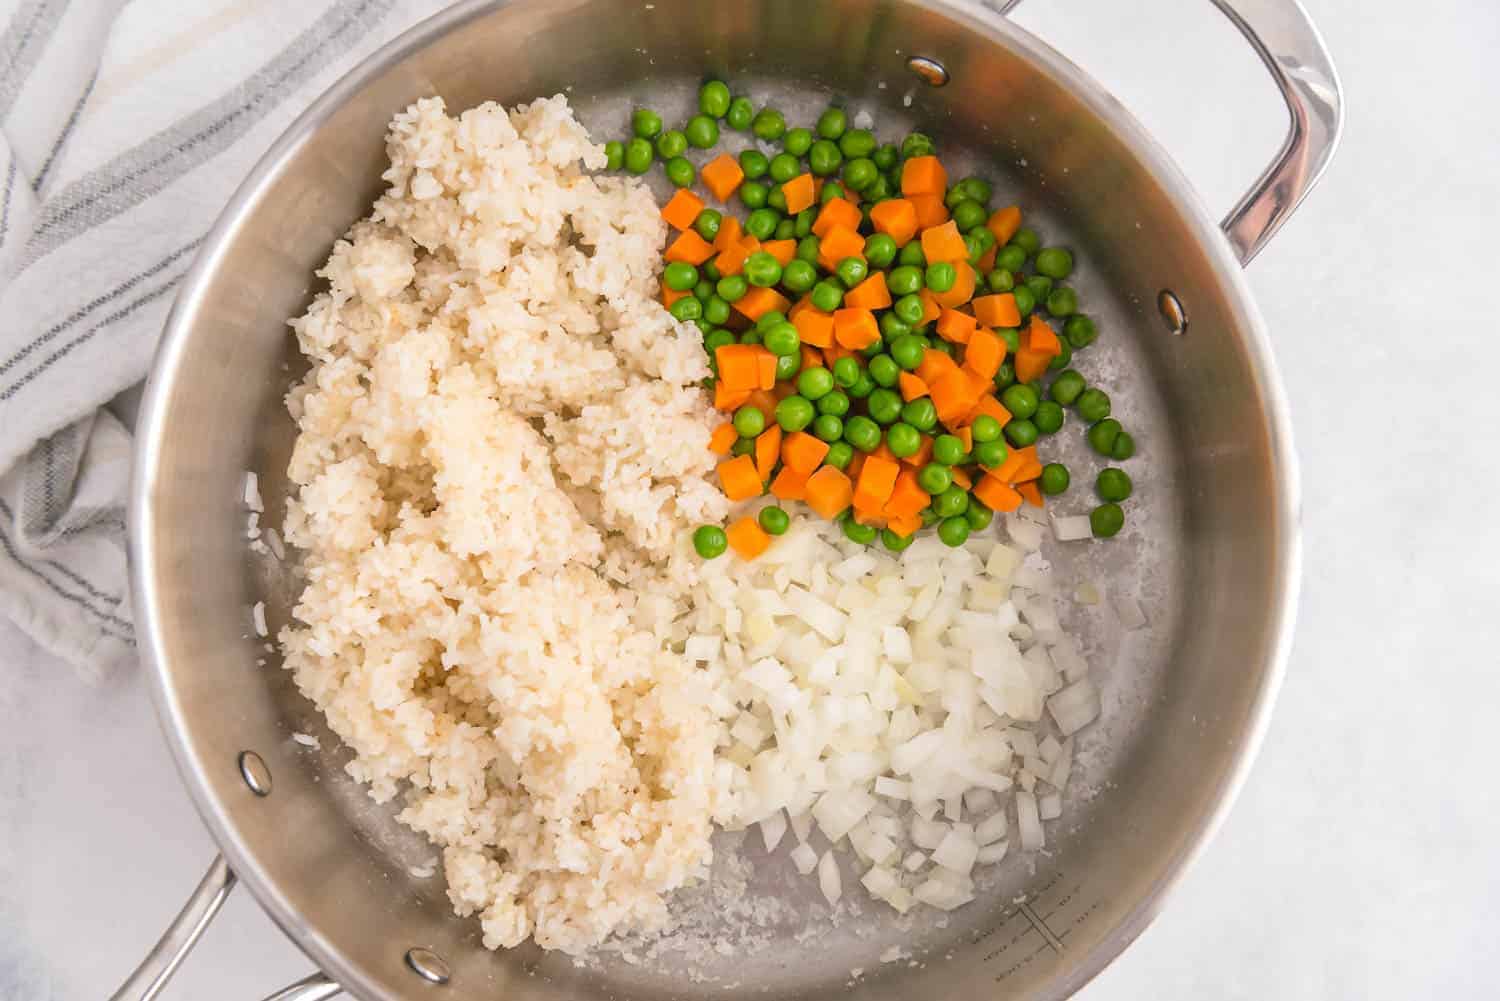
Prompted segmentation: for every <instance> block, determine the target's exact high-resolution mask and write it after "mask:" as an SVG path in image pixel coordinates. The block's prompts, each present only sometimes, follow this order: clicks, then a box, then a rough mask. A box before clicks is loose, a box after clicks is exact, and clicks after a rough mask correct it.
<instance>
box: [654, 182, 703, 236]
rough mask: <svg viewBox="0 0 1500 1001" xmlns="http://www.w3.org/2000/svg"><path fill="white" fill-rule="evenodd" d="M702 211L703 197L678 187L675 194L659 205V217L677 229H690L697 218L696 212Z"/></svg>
mask: <svg viewBox="0 0 1500 1001" xmlns="http://www.w3.org/2000/svg"><path fill="white" fill-rule="evenodd" d="M702 211H703V199H701V198H699V197H698V196H697V195H695V194H693V193H692V192H691V191H689V190H688V189H687V188H679V189H678V190H677V194H675V195H673V196H672V197H671V198H670V199H669V200H668V201H667V204H665V205H663V206H662V207H661V217H662V218H663V219H665V220H667V223H668V224H669V225H672V226H675V227H676V228H677V229H692V228H693V223H694V222H696V221H697V220H698V213H699V212H702Z"/></svg>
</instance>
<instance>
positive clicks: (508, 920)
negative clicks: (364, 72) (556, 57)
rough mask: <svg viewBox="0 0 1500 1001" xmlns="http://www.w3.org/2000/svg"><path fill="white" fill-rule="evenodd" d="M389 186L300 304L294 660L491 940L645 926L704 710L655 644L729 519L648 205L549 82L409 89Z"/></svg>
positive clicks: (685, 329)
mask: <svg viewBox="0 0 1500 1001" xmlns="http://www.w3.org/2000/svg"><path fill="white" fill-rule="evenodd" d="M388 149H389V153H390V159H391V167H390V169H389V170H388V171H387V172H386V174H385V175H384V176H385V179H386V181H387V182H389V189H388V190H387V192H386V194H385V195H384V196H382V197H381V198H380V200H379V201H378V202H377V203H376V204H375V208H374V211H373V213H372V214H371V216H370V217H369V218H368V219H366V220H363V221H361V222H359V223H358V224H356V225H355V226H354V227H353V229H352V230H351V231H350V233H349V235H348V237H347V239H345V240H343V241H340V242H339V243H338V244H337V245H336V246H335V247H334V249H333V253H332V255H331V256H330V258H329V260H328V263H327V265H326V266H325V267H324V269H323V270H322V271H320V272H319V274H320V275H321V276H322V277H323V278H325V279H327V281H328V283H329V289H328V291H327V292H326V293H324V294H322V295H319V296H318V297H317V299H316V300H315V301H314V302H313V304H312V306H311V307H310V308H309V309H308V311H307V314H306V315H305V316H303V317H301V318H299V319H297V320H295V321H294V322H293V324H292V326H293V328H294V329H295V331H296V334H297V338H298V341H299V343H300V344H301V347H302V350H303V351H304V352H305V353H306V354H307V356H308V357H309V358H310V359H311V361H312V370H311V371H310V372H309V373H308V375H307V377H306V379H305V380H304V381H303V382H302V384H301V385H299V386H297V387H296V388H295V389H293V390H292V392H291V393H290V394H289V396H288V399H287V405H288V407H289V409H290V411H291V413H292V416H293V417H294V418H295V419H296V420H297V423H298V426H299V428H300V429H301V433H300V435H299V437H298V439H297V443H296V447H295V449H294V451H293V455H292V459H291V463H290V475H291V478H292V480H293V482H294V483H295V484H296V485H297V487H298V496H297V497H296V498H295V499H294V500H292V501H291V502H290V503H289V505H288V509H287V517H286V524H285V536H286V540H287V542H288V543H290V544H292V545H295V546H296V547H298V548H299V549H301V550H303V554H302V555H303V563H304V566H305V569H306V573H307V583H306V588H305V590H304V592H303V594H302V596H301V599H300V601H299V603H298V604H297V607H296V610H295V619H296V621H295V622H294V624H293V625H292V626H290V627H289V628H287V629H285V630H283V631H282V633H281V636H280V639H281V642H282V645H283V648H284V650H285V661H286V665H287V667H289V668H290V669H291V670H292V671H293V672H295V677H296V680H297V684H298V685H299V686H300V687H301V689H302V690H303V692H305V693H306V694H307V695H308V696H309V697H310V698H311V699H312V700H313V701H314V702H316V704H317V705H318V706H319V708H321V709H322V710H323V712H324V713H325V714H326V716H327V718H328V722H329V725H330V726H331V727H332V728H333V730H334V731H335V732H336V733H337V734H338V735H339V736H340V737H341V738H342V739H343V741H344V742H345V743H346V744H348V745H349V746H350V747H352V748H353V749H354V751H355V752H356V757H355V759H354V760H353V762H352V763H351V764H350V765H349V771H350V773H351V774H352V775H354V776H355V777H356V778H357V779H359V780H360V781H362V782H367V783H369V786H370V793H371V795H372V796H374V797H375V798H376V799H377V800H380V801H386V800H389V799H391V798H393V797H396V796H401V797H403V802H404V809H403V810H402V811H401V814H400V817H401V819H402V820H403V821H404V822H405V823H407V824H409V825H410V826H412V827H413V828H415V829H416V830H418V831H421V832H423V833H424V834H426V835H427V836H428V837H429V838H430V839H431V840H432V841H433V842H434V843H435V844H437V845H440V846H441V847H442V850H443V865H444V870H445V874H446V876H447V880H448V885H449V895H450V897H451V898H452V901H453V904H454V907H455V908H456V909H457V911H458V912H459V913H460V914H465V915H467V914H474V913H477V914H478V915H479V916H480V919H481V922H482V925H483V931H484V942H485V944H486V945H487V946H490V947H491V948H495V947H499V946H514V945H517V944H519V943H520V942H522V941H523V940H525V939H526V938H527V937H528V936H531V937H533V938H534V939H535V940H536V942H537V943H538V944H540V945H542V946H545V947H548V948H557V949H563V950H567V951H570V952H576V951H579V950H582V949H585V948H587V947H589V946H591V945H594V944H596V943H598V942H599V941H600V940H601V939H603V938H604V937H605V936H606V935H608V934H609V933H610V932H611V931H613V930H615V929H617V928H627V927H629V928H650V927H653V926H655V925H657V924H658V923H659V922H660V921H661V920H662V918H663V917H664V913H665V912H664V903H663V895H664V894H666V893H667V892H669V891H671V890H673V889H674V888H676V887H678V886H680V885H682V884H683V883H684V881H686V880H688V879H689V878H690V877H691V876H692V875H693V874H694V873H695V872H697V871H699V867H700V866H701V865H703V864H704V863H705V862H706V861H708V859H709V857H710V849H709V834H710V829H711V828H710V820H709V818H710V816H711V814H712V811H713V809H714V802H713V800H714V794H713V792H712V788H711V786H712V773H713V752H714V737H715V727H714V721H713V719H712V718H711V715H710V713H709V712H708V710H707V709H706V708H705V704H706V702H705V700H706V695H705V692H704V691H703V689H702V687H701V680H700V677H699V674H698V672H695V671H694V669H693V668H692V665H690V664H689V663H687V662H686V661H685V660H684V659H683V658H682V657H681V656H680V655H676V654H673V653H671V652H670V651H669V649H668V644H667V638H668V624H669V623H670V621H671V620H672V619H673V618H674V617H676V616H677V615H678V614H680V612H681V610H682V608H683V607H684V603H685V598H686V595H687V593H688V590H689V588H691V587H692V585H693V584H694V582H695V575H696V569H697V567H696V563H695V561H694V560H693V558H692V556H691V552H690V545H689V543H688V534H689V533H688V531H687V529H688V528H690V526H691V525H692V524H694V523H696V522H699V521H717V520H720V519H721V518H722V517H723V515H724V514H725V510H726V503H725V500H724V498H723V496H722V495H721V494H720V493H719V492H718V491H717V490H715V489H714V488H713V487H712V486H711V485H710V484H709V482H708V481H707V480H706V479H705V474H707V473H708V472H710V470H711V467H712V460H713V458H714V457H713V453H712V452H710V451H709V449H708V447H707V440H708V429H709V428H710V427H711V425H712V419H711V416H710V412H709V410H708V406H707V401H706V400H705V399H704V395H703V393H702V392H701V391H700V390H699V389H698V388H697V384H698V382H699V380H701V379H703V378H704V377H705V376H706V375H707V374H708V372H707V368H706V364H705V359H704V356H703V352H702V350H701V347H700V344H699V339H698V335H697V333H696V331H694V330H693V328H691V327H690V326H686V325H682V324H679V323H677V322H676V321H675V320H673V319H672V317H671V316H670V315H669V314H668V313H667V312H666V311H665V310H664V309H662V308H661V306H660V305H659V304H658V303H657V302H656V301H655V299H654V295H655V293H656V291H657V286H656V273H657V269H658V267H659V264H660V250H661V246H662V244H663V241H664V238H665V235H666V231H665V225H664V223H663V222H662V221H661V219H660V216H659V214H658V211H657V206H656V204H655V202H654V201H653V199H652V197H651V195H650V193H649V192H648V191H647V190H646V188H645V187H644V186H642V185H641V184H640V183H639V182H637V181H633V180H622V179H617V178H605V177H594V176H590V175H588V174H587V173H585V172H584V170H583V169H582V168H584V167H589V168H598V167H602V166H603V165H604V162H605V157H604V151H603V147H602V146H599V145H595V144H593V143H591V142H590V141H589V139H588V136H587V134H586V133H585V132H584V130H583V128H582V127H581V126H580V125H579V124H578V123H577V122H576V121H574V119H573V117H572V114H571V112H570V110H569V108H568V105H567V103H566V101H565V100H564V98H563V97H561V96H557V97H553V98H551V99H548V100H541V101H537V102H535V103H533V104H530V105H527V106H524V107H520V108H517V109H515V110H514V111H511V112H509V113H507V112H506V111H505V110H504V109H502V108H500V107H498V106H496V105H494V104H486V105H483V106H480V107H478V108H474V109H472V110H470V111H466V112H464V113H463V114H462V115H459V116H457V117H450V116H448V115H447V114H446V112H445V110H444V106H443V103H442V101H440V100H437V99H429V100H423V101H419V102H418V103H417V104H415V105H413V106H412V107H411V108H409V109H408V110H407V111H405V112H404V113H402V114H400V115H398V116H397V117H396V119H395V120H394V122H393V123H392V125H391V129H390V134H389V137H388Z"/></svg>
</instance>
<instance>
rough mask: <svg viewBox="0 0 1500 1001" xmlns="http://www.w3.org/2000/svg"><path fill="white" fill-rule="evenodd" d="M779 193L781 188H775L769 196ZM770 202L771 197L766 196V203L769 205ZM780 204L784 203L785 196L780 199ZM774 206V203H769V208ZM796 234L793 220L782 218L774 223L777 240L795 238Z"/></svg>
mask: <svg viewBox="0 0 1500 1001" xmlns="http://www.w3.org/2000/svg"><path fill="white" fill-rule="evenodd" d="M780 195H781V189H780V188H777V189H776V190H775V191H772V192H771V197H777V196H780ZM770 203H771V199H770V198H767V199H766V204H767V205H770ZM781 204H782V205H783V206H784V205H785V204H786V199H785V198H782V199H781ZM776 207H777V206H775V205H771V208H776ZM796 235H797V224H796V223H795V222H793V221H792V220H790V219H783V220H781V221H780V222H778V223H777V224H776V239H778V240H791V239H793V238H795V237H796Z"/></svg>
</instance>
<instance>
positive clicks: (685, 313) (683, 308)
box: [667, 295, 703, 323]
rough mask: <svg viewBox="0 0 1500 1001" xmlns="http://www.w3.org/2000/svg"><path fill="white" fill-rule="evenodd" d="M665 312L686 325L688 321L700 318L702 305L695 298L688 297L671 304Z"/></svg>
mask: <svg viewBox="0 0 1500 1001" xmlns="http://www.w3.org/2000/svg"><path fill="white" fill-rule="evenodd" d="M667 312H669V313H671V314H672V315H673V316H675V317H676V318H677V319H679V320H681V321H683V322H684V323H686V322H688V321H689V320H697V319H700V318H702V316H703V303H701V302H699V301H698V298H697V297H696V296H691V295H690V296H687V297H685V298H682V299H678V300H677V301H676V302H674V303H672V305H671V306H670V307H668V309H667Z"/></svg>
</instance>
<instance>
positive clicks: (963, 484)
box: [950, 466, 974, 490]
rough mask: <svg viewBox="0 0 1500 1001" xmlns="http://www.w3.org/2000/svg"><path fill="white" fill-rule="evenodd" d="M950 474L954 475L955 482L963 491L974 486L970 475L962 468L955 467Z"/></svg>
mask: <svg viewBox="0 0 1500 1001" xmlns="http://www.w3.org/2000/svg"><path fill="white" fill-rule="evenodd" d="M950 472H951V473H952V474H953V482H954V483H955V484H957V485H958V486H959V487H960V488H961V489H963V490H968V489H969V488H970V487H972V486H973V485H974V481H973V480H971V479H969V474H968V473H966V472H964V471H963V469H961V468H960V467H958V466H954V467H953V468H952V470H950Z"/></svg>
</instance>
